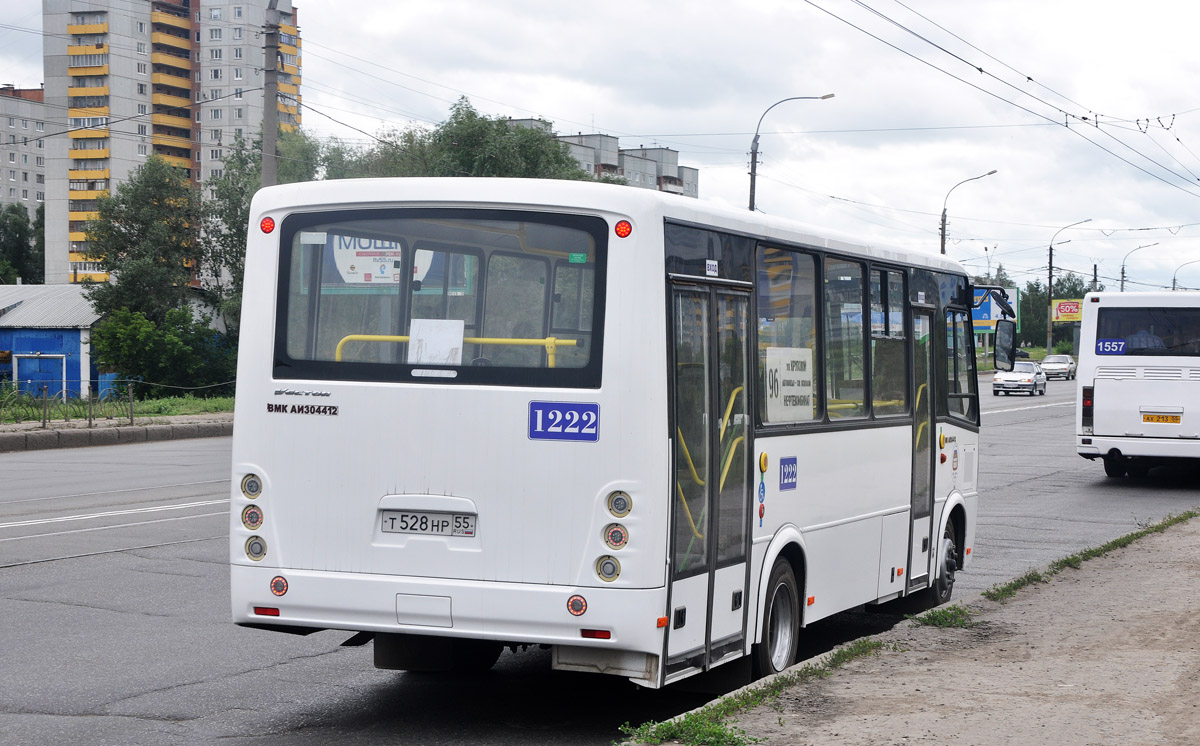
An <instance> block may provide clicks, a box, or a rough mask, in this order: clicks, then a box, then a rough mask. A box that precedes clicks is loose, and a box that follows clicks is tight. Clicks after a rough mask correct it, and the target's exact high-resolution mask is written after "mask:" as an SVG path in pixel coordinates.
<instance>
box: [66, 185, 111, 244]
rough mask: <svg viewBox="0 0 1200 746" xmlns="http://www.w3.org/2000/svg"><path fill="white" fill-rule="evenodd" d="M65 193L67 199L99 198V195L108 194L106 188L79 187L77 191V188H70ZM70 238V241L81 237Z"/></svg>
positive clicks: (80, 239) (104, 195)
mask: <svg viewBox="0 0 1200 746" xmlns="http://www.w3.org/2000/svg"><path fill="white" fill-rule="evenodd" d="M67 195H68V196H67V198H68V199H100V198H101V197H107V196H108V190H107V189H80V190H78V191H77V190H74V189H72V190H70V191H68V192H67ZM71 240H72V241H82V240H83V239H82V238H79V239H76V238H72V239H71Z"/></svg>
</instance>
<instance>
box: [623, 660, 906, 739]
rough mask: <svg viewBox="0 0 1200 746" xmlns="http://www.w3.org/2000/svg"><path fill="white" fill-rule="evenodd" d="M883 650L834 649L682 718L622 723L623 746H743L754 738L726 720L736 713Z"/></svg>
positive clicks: (773, 698)
mask: <svg viewBox="0 0 1200 746" xmlns="http://www.w3.org/2000/svg"><path fill="white" fill-rule="evenodd" d="M882 647H883V643H882V642H879V641H877V640H855V641H854V642H851V643H849V644H847V645H843V646H842V647H840V648H837V649H836V650H834V651H833V652H832V653H831V654H830V655H829V656H828V657H826V658H825V661H824V662H823V663H820V664H817V665H812V664H810V665H807V666H804V667H802V668H799V669H797V670H795V671H790V672H788V673H783V674H780V675H778V676H776V677H774V678H772V679H770V680H768V681H765V682H763V683H762V684H759V685H757V686H751V687H747V688H745V689H742V690H741V691H739V692H737V693H736V694H732V695H730V696H728V697H722V698H721V699H719V700H717V701H715V702H710V703H709V704H707V705H705V706H704V707H702V708H700V709H699V710H696V711H694V712H689V713H687V714H686V715H683V716H681V717H677V718H672V719H671V720H667V721H665V722H661V723H660V722H656V721H651V722H648V723H642V724H641V725H639V726H637V727H634V726H632V725H630V724H629V723H625V724H624V725H622V726H621V732H622V733H624V734H625V735H626V736H628V738H626V740H625V741H624V743H652V744H657V743H664V742H666V741H679V742H681V743H684V744H687V746H745V744H749V743H754V742H755V741H756V740H757V739H754V738H752V737H750V736H747V735H746V732H745V731H744V730H742V729H741V728H738V727H737V726H734V725H731V724H730V723H728V722H727V721H728V720H729V719H730V718H732V717H733V716H735V715H737V714H739V713H742V712H745V711H747V710H750V709H753V708H755V707H758V706H759V705H761V704H765V703H767V702H771V701H774V700H775V699H776V698H778V697H779V695H780V693H781V692H783V691H785V690H787V689H790V688H792V687H793V686H796V685H797V684H803V683H805V682H808V681H813V680H815V679H821V678H824V677H826V676H828V675H829V674H830V673H832V672H833V671H835V670H836V669H838V668H841V667H842V666H844V665H846V663H848V662H850V661H852V660H855V659H856V658H863V657H865V656H868V655H874V654H875V653H876V652H878V650H879V649H880V648H882Z"/></svg>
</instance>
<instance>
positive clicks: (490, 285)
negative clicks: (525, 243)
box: [480, 253, 549, 368]
mask: <svg viewBox="0 0 1200 746" xmlns="http://www.w3.org/2000/svg"><path fill="white" fill-rule="evenodd" d="M548 274H549V266H548V264H547V262H546V261H545V260H543V259H538V258H532V257H528V256H519V255H516V254H500V253H493V254H492V255H491V257H490V258H489V259H488V265H487V291H486V294H485V297H484V305H483V336H484V337H486V338H489V339H505V340H509V339H544V338H545V337H546V334H545V329H546V306H547V291H548V287H547V280H548V279H549V278H548V277H547V275H548ZM480 347H481V352H480V354H481V355H482V356H483V357H485V358H487V359H488V360H489V361H490V362H491V364H492V365H497V366H502V367H518V368H539V367H545V366H546V353H545V350H544V349H542V348H541V347H538V346H519V345H513V344H503V343H497V344H484V345H480Z"/></svg>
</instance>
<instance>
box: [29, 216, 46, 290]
mask: <svg viewBox="0 0 1200 746" xmlns="http://www.w3.org/2000/svg"><path fill="white" fill-rule="evenodd" d="M33 272H34V276H33V277H30V278H29V279H28V280H26V282H29V283H31V284H32V283H36V284H39V285H41V284H44V283H45V282H46V203H45V202H39V203H38V207H37V210H36V211H35V212H34V213H33Z"/></svg>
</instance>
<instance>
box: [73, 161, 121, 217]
mask: <svg viewBox="0 0 1200 746" xmlns="http://www.w3.org/2000/svg"><path fill="white" fill-rule="evenodd" d="M67 173H68V174H69V176H68V178H70V179H107V178H109V177H110V176H111V175H112V171H111V169H107V168H101V169H96V170H94V171H84V170H82V169H78V170H77V169H71V170H70V171H67ZM71 214H72V215H74V214H75V213H71ZM71 219H72V220H75V219H76V218H71ZM79 219H80V220H88V218H79Z"/></svg>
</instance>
